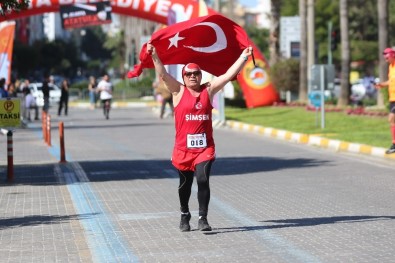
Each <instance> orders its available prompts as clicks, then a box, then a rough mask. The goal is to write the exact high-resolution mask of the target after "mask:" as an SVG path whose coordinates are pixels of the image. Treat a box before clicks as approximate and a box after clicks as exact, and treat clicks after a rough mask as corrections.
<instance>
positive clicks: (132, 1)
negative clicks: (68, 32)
mask: <svg viewBox="0 0 395 263" xmlns="http://www.w3.org/2000/svg"><path fill="white" fill-rule="evenodd" d="M97 2H103V1H100V0H31V1H30V4H29V7H28V8H27V10H23V11H20V12H11V13H9V14H6V15H4V16H0V22H1V21H5V20H13V19H18V18H22V17H27V16H33V15H39V14H43V13H53V12H59V10H60V6H62V5H72V4H76V3H79V4H81V3H84V4H89V3H97ZM110 3H111V7H112V12H113V13H116V14H119V15H124V16H132V17H138V18H142V19H146V20H150V21H153V22H158V23H161V24H168V16H169V11H170V10H172V11H176V12H177V13H178V14H181V15H182V17H183V18H185V20H188V19H191V18H195V17H199V16H203V15H209V14H215V13H216V11H214V10H213V9H210V8H207V6H206V4H205V3H204V1H203V0H113V1H110ZM250 43H252V45H253V48H254V55H255V64H254V63H253V61H252V60H251V59H250V60H249V61H248V62H247V63H246V65H245V66H244V68H243V70H242V71H241V72H240V74H239V77H238V82H239V84H240V87H241V89H242V91H243V95H244V99H245V102H246V105H247V107H248V108H255V107H259V106H267V105H272V104H273V103H274V102H276V101H278V100H279V96H278V93H277V91H276V89H275V88H274V86H273V84H272V82H271V80H270V77H269V74H268V73H267V70H268V68H269V66H268V63H267V61H266V59H265V58H264V56H263V54H262V53H261V52H260V51H259V49H258V48H257V47H256V46H255V45H254V43H253V42H252V41H251V40H250ZM256 66H258V67H256Z"/></svg>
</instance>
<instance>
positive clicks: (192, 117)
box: [185, 114, 210, 121]
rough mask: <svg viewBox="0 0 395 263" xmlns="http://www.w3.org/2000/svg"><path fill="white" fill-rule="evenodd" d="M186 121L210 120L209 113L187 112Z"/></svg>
mask: <svg viewBox="0 0 395 263" xmlns="http://www.w3.org/2000/svg"><path fill="white" fill-rule="evenodd" d="M185 120H186V121H209V120H210V115H209V114H187V115H185Z"/></svg>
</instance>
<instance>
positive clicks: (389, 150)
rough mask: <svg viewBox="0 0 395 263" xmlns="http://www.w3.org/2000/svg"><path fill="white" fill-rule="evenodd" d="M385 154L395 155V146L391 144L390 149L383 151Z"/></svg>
mask: <svg viewBox="0 0 395 263" xmlns="http://www.w3.org/2000/svg"><path fill="white" fill-rule="evenodd" d="M385 153H386V154H391V153H395V144H392V145H391V147H390V148H389V149H388V150H387V151H385Z"/></svg>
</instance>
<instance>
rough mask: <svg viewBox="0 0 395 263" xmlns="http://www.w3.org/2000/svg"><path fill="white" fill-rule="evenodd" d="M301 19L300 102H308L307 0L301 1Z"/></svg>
mask: <svg viewBox="0 0 395 263" xmlns="http://www.w3.org/2000/svg"><path fill="white" fill-rule="evenodd" d="M299 17H300V46H299V48H300V60H299V63H300V64H299V101H300V102H307V19H306V18H307V11H306V0H299Z"/></svg>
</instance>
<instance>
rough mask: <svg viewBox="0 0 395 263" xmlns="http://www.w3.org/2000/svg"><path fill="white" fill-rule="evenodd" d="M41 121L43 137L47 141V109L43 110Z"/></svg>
mask: <svg viewBox="0 0 395 263" xmlns="http://www.w3.org/2000/svg"><path fill="white" fill-rule="evenodd" d="M41 122H42V125H41V126H42V130H43V139H44V142H47V113H46V112H45V111H42V116H41Z"/></svg>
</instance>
